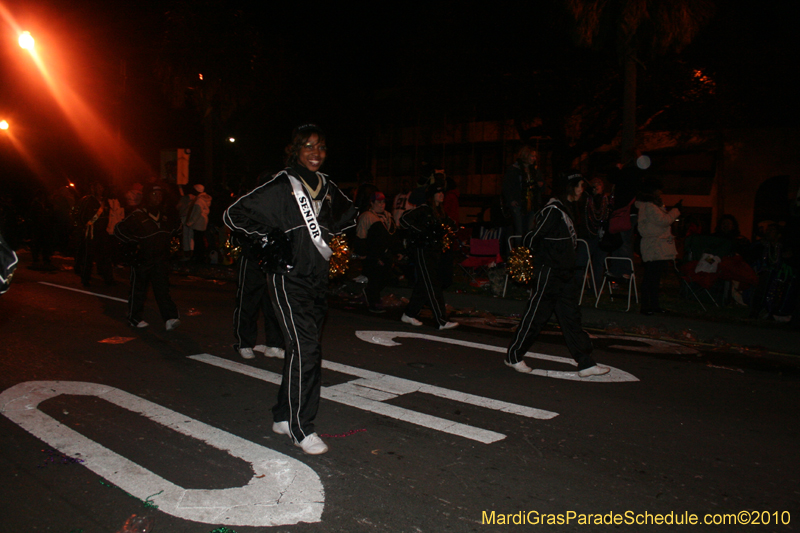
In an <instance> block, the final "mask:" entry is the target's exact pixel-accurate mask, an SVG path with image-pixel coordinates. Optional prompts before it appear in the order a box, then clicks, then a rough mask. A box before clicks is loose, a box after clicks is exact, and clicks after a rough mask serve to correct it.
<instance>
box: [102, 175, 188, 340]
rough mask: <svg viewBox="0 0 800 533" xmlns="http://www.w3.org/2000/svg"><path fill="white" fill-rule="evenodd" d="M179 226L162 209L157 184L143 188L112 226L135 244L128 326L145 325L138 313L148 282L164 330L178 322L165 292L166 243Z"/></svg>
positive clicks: (171, 303) (140, 314)
mask: <svg viewBox="0 0 800 533" xmlns="http://www.w3.org/2000/svg"><path fill="white" fill-rule="evenodd" d="M179 227H180V220H179V219H178V217H176V216H173V215H171V214H167V212H166V209H165V208H164V190H163V189H162V187H161V186H160V185H153V186H151V187H150V188H148V190H146V191H145V194H144V200H143V202H142V205H141V207H139V209H136V210H134V211H133V212H131V214H130V215H128V216H127V217H125V218H124V219H123V220H122V221H121V222H120V223H118V224H117V226H116V227H115V228H114V235H116V236H117V237H118V238H119V239H120V240H121V241H122V242H123V243H126V244H127V245H132V244H138V246H139V251H138V254H137V256H136V260H135V261H134V264H133V265H132V266H131V295H130V299H129V300H128V323H129V324H130V325H131V326H135V327H138V328H145V327H147V326H149V324H148V323H147V322H145V321H144V320H142V314H143V313H144V300H145V297H146V296H147V286H148V285H149V284H151V283H152V285H153V295H154V296H155V298H156V303H157V304H158V310H159V312H160V313H161V318H162V319H163V320H164V322H165V324H166V328H167V331H171V330H173V329H175V328H176V327H178V325H179V324H180V320H179V314H178V308H177V306H176V305H175V302H173V301H172V298H171V297H170V295H169V265H168V264H167V260H168V259H169V253H170V242H171V241H172V237H173V236H174V235H175V234H176V233H177V231H178V228H179Z"/></svg>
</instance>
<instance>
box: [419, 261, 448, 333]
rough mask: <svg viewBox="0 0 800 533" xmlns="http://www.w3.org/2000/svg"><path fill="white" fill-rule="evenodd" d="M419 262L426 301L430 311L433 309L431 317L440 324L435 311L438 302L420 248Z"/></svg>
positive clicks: (440, 318)
mask: <svg viewBox="0 0 800 533" xmlns="http://www.w3.org/2000/svg"><path fill="white" fill-rule="evenodd" d="M419 262H420V266H421V267H422V268H420V270H421V271H422V272H423V274H422V282H423V285H425V292H426V293H428V303H429V304H430V306H431V311H433V317H434V318H435V319H436V323H437V324H439V325H441V322H440V321H441V320H442V319H443V318H442V317H440V316H439V313H438V312H437V310H438V303H439V302H437V301H436V296H435V294H434V290H433V289H434V288H433V283H432V282H431V280H430V274H429V273H428V264H427V262H426V261H425V253H424V252H423V251H422V249H420V250H419ZM426 274H427V276H426Z"/></svg>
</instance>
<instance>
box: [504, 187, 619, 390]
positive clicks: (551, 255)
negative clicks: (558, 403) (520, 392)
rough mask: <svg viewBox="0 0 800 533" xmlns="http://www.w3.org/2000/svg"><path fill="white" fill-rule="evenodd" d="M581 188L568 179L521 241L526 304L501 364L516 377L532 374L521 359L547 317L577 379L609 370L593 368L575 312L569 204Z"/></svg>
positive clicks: (572, 211)
mask: <svg viewBox="0 0 800 533" xmlns="http://www.w3.org/2000/svg"><path fill="white" fill-rule="evenodd" d="M583 187H584V180H583V176H581V175H580V174H572V175H570V176H568V177H567V185H566V192H565V193H564V194H563V195H561V197H560V198H553V199H551V200H550V202H548V203H547V205H545V207H543V208H542V209H541V211H539V212H538V213H537V214H536V225H535V227H534V229H533V230H532V231H530V232H528V233H527V234H526V235H525V238H524V239H523V246H525V247H526V248H528V249H530V250H531V251H532V252H533V254H534V274H533V278H532V279H533V290H532V291H531V296H530V299H529V300H528V305H527V307H526V308H525V312H524V313H523V315H522V319H521V320H520V324H519V327H518V328H517V330H516V332H515V333H514V338H513V339H512V341H511V344H510V345H509V347H508V352H507V354H506V360H505V363H506V365H508V366H510V367H512V368H513V369H514V370H516V371H517V372H522V373H529V372H532V369H531V368H530V367H529V366H528V365H527V364H525V361H524V360H523V358H524V357H525V354H526V353H527V351H528V349H529V348H530V347H531V345H533V342H534V341H535V340H536V337H537V336H538V335H539V332H540V331H541V330H542V327H543V326H544V325H545V324H546V323H547V321H548V320H549V319H550V316H551V315H552V314H553V312H555V314H556V318H557V319H558V323H559V325H560V326H561V330H562V331H563V333H564V340H565V341H566V343H567V348H568V349H569V353H570V354H571V355H572V357H573V358H574V359H575V361H577V362H578V375H579V376H580V377H589V376H598V375H602V374H606V373H607V372H609V368H607V367H602V366H598V365H597V364H596V363H595V362H594V360H593V359H592V357H591V353H592V341H591V339H589V335H588V334H587V333H586V332H585V331H584V330H583V327H582V326H581V311H580V308H579V307H578V296H579V294H578V293H579V292H580V289H579V283H578V281H577V279H576V278H575V267H576V259H577V256H576V247H577V236H576V234H575V228H574V226H573V221H574V220H575V202H577V201H578V199H580V197H581V194H583Z"/></svg>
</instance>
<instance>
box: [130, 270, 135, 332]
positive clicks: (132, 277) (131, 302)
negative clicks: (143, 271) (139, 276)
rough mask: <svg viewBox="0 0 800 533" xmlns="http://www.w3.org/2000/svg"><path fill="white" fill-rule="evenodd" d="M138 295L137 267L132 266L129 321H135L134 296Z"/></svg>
mask: <svg viewBox="0 0 800 533" xmlns="http://www.w3.org/2000/svg"><path fill="white" fill-rule="evenodd" d="M135 295H136V267H133V266H132V267H131V300H130V302H128V304H129V305H128V322H133V297H134V296H135Z"/></svg>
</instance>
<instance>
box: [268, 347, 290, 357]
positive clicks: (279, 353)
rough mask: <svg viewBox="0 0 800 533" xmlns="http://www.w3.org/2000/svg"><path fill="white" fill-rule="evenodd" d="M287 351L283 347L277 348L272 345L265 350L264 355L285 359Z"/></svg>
mask: <svg viewBox="0 0 800 533" xmlns="http://www.w3.org/2000/svg"><path fill="white" fill-rule="evenodd" d="M284 354H285V352H284V350H283V348H275V347H272V346H270V347H269V348H267V349H266V350H264V355H265V356H267V357H274V358H276V359H283V356H284Z"/></svg>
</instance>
